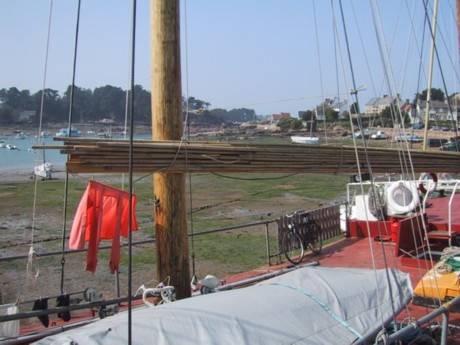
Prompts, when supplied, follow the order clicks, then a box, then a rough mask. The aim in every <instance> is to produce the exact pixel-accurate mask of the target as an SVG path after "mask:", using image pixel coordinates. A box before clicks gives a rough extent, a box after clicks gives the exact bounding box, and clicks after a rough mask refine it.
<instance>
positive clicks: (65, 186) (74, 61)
mask: <svg viewBox="0 0 460 345" xmlns="http://www.w3.org/2000/svg"><path fill="white" fill-rule="evenodd" d="M80 9H81V0H78V7H77V20H76V27H75V41H74V56H73V68H72V84H71V88H70V105H69V120H68V122H69V126H68V133H67V135H68V136H69V137H71V136H72V131H71V129H72V122H73V107H74V92H75V75H76V71H77V51H78V33H79V27H80ZM68 191H69V174H68V173H67V171H66V173H65V180H64V209H63V223H62V243H61V244H62V246H61V250H62V256H61V285H60V288H61V294H62V293H64V274H65V240H66V227H67V206H68Z"/></svg>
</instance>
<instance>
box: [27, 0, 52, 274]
mask: <svg viewBox="0 0 460 345" xmlns="http://www.w3.org/2000/svg"><path fill="white" fill-rule="evenodd" d="M52 14H53V0H51V1H50V12H49V19H48V36H47V39H46V53H45V70H44V73H43V85H42V97H41V104H40V120H39V121H40V122H39V123H40V124H39V129H38V135H37V138H38V140H40V138H41V126H42V119H43V107H44V103H45V101H44V98H45V87H46V75H47V66H48V53H49V45H50V33H51V19H52ZM34 175H35V171H34ZM34 177H35V176H34ZM37 187H38V179H37V178H36V177H35V184H34V199H33V208H32V230H31V234H30V250H29V257H28V259H27V278H30V279H32V280H34V281H35V280H36V279H37V278H38V276H39V274H40V268H39V266H38V262H37V260H36V254H35V249H34V232H35V215H36V209H37Z"/></svg>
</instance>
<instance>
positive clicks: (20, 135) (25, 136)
mask: <svg viewBox="0 0 460 345" xmlns="http://www.w3.org/2000/svg"><path fill="white" fill-rule="evenodd" d="M25 138H27V135H26V134H24V132H19V133H16V135H15V136H14V139H25Z"/></svg>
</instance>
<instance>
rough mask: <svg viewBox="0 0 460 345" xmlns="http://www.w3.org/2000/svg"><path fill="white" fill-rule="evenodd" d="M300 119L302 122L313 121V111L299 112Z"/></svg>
mask: <svg viewBox="0 0 460 345" xmlns="http://www.w3.org/2000/svg"><path fill="white" fill-rule="evenodd" d="M300 118H301V119H302V120H304V121H313V119H314V115H313V111H311V110H307V111H302V112H300Z"/></svg>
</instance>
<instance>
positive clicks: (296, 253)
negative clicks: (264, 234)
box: [281, 230, 304, 265]
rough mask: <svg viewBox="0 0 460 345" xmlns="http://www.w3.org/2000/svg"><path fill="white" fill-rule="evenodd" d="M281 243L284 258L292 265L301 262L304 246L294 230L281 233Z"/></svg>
mask: <svg viewBox="0 0 460 345" xmlns="http://www.w3.org/2000/svg"><path fill="white" fill-rule="evenodd" d="M281 244H282V250H283V252H284V255H285V256H286V259H288V260H289V261H290V262H291V263H293V264H294V265H297V264H299V263H300V262H302V259H303V256H304V248H303V244H302V239H301V238H300V236H299V234H298V233H297V232H296V231H293V230H289V231H286V232H285V233H284V235H283V240H282V242H281Z"/></svg>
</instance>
